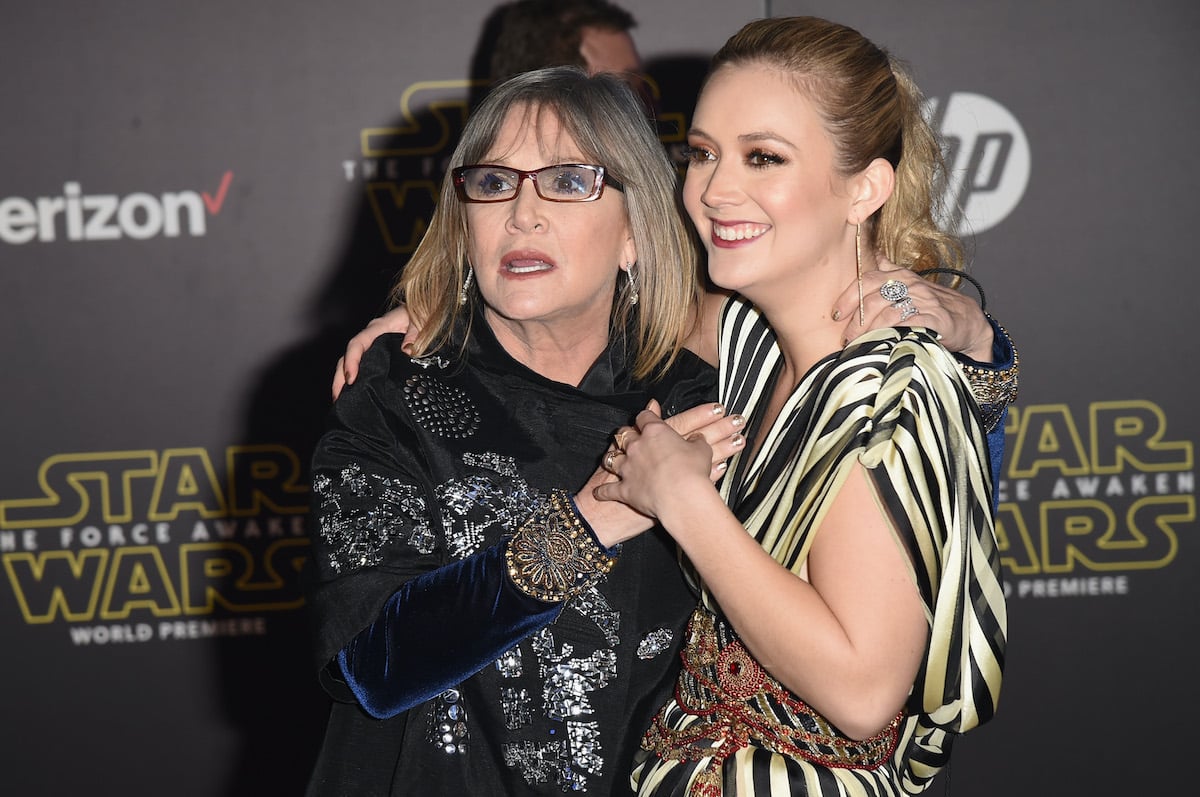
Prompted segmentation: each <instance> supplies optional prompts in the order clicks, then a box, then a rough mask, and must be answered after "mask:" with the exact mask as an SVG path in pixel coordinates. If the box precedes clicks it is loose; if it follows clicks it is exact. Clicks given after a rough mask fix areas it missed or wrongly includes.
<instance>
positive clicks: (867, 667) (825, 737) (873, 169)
mask: <svg viewBox="0 0 1200 797" xmlns="http://www.w3.org/2000/svg"><path fill="white" fill-rule="evenodd" d="M920 110H921V99H920V97H919V95H918V94H917V90H916V88H915V86H914V85H913V83H912V82H911V80H909V78H908V77H907V76H906V75H905V74H904V73H903V72H902V71H901V70H900V69H899V68H898V67H897V65H896V64H895V63H894V62H893V61H892V59H890V58H889V56H888V55H887V54H886V53H884V52H883V51H881V50H880V49H879V48H878V47H876V46H875V45H874V44H872V43H871V42H870V41H868V40H867V39H865V38H864V37H863V36H861V35H860V34H859V33H857V32H856V31H854V30H851V29H849V28H846V27H844V26H841V25H837V24H834V23H831V22H828V21H825V20H820V19H814V18H780V19H768V20H760V21H757V22H753V23H750V24H749V25H747V26H746V27H745V28H743V29H742V30H741V31H740V32H738V33H737V34H735V35H734V36H733V37H732V38H731V39H730V40H729V41H728V42H727V43H726V45H725V46H724V47H723V48H722V49H721V50H720V52H718V53H717V55H716V56H715V57H714V59H713V66H712V70H711V72H710V74H709V77H708V79H707V81H706V84H705V86H704V88H703V91H702V92H701V95H700V98H699V100H698V104H697V106H696V111H695V116H694V119H693V124H692V128H691V131H690V133H689V136H688V144H689V151H690V164H689V167H688V173H687V177H686V183H685V186H684V203H685V205H686V207H687V211H688V213H689V215H690V216H691V218H692V221H693V223H694V224H695V226H696V228H697V230H698V232H699V234H700V238H701V240H702V241H703V243H704V245H705V247H706V249H707V254H708V270H709V276H710V278H711V279H712V281H713V282H714V283H716V284H717V285H719V286H721V287H722V288H725V289H727V290H729V291H731V292H733V294H734V295H733V297H732V298H731V299H730V300H729V301H728V302H726V303H725V305H724V307H723V309H722V311H721V315H720V326H719V345H720V366H719V371H720V396H721V399H722V401H723V402H724V403H725V405H726V406H727V408H728V410H729V411H730V412H733V413H737V414H741V415H744V416H745V417H746V418H747V421H748V423H747V429H748V434H747V436H748V444H747V446H746V447H745V449H744V450H742V451H740V452H739V453H737V454H736V455H735V456H734V457H733V459H732V460H731V462H730V464H729V469H728V471H727V473H726V475H725V477H724V479H723V481H722V482H721V483H720V486H719V488H718V487H714V486H713V484H712V482H711V481H710V479H709V471H710V468H711V458H712V453H711V450H710V449H709V447H708V445H707V444H706V443H705V442H704V441H703V440H702V439H700V438H698V437H695V438H688V437H684V436H681V435H679V434H678V433H676V432H675V431H673V430H672V429H670V428H669V427H668V426H667V425H665V424H663V423H662V422H661V421H660V420H659V418H658V416H657V414H655V413H654V412H651V411H646V412H643V413H641V414H639V416H638V418H637V420H636V423H635V424H634V425H633V426H630V427H626V428H623V429H621V430H620V431H618V432H617V434H616V436H615V441H614V446H613V447H612V448H611V449H610V453H609V454H608V455H607V456H606V458H605V464H606V466H607V467H608V469H609V470H610V471H611V472H612V473H613V474H615V475H616V476H617V477H618V479H617V480H616V481H615V482H613V483H611V484H607V485H604V486H601V487H599V488H598V489H597V492H596V494H597V496H598V497H600V498H602V499H610V500H617V501H622V502H625V503H626V504H628V505H630V506H632V507H634V508H635V509H637V510H639V511H640V512H643V513H645V514H647V515H649V516H651V517H654V518H656V519H657V520H658V522H659V523H661V524H662V526H663V527H664V528H665V529H666V530H667V532H668V533H669V534H670V535H671V536H672V537H673V538H674V539H675V541H676V542H677V543H678V545H679V547H680V548H681V549H682V552H683V554H684V555H685V557H686V560H687V564H688V566H689V567H690V568H691V569H692V572H693V573H694V575H695V577H696V581H697V583H698V585H699V589H700V593H701V605H700V607H699V608H698V609H697V610H696V612H695V613H694V614H693V616H692V619H691V621H690V624H689V628H688V632H687V637H686V646H685V649H684V651H683V654H682V662H683V668H682V671H681V673H680V676H679V679H678V682H677V684H676V690H675V697H674V699H673V700H671V701H670V702H668V703H667V705H666V706H664V707H663V709H662V710H661V711H660V712H659V713H658V715H657V716H656V718H655V720H654V722H653V724H652V726H651V728H650V731H649V732H648V733H647V735H646V737H645V739H644V741H643V747H644V748H645V749H646V753H645V755H646V760H645V761H644V762H643V763H642V764H641V766H640V767H639V768H638V770H637V771H636V773H635V782H636V784H637V786H638V789H639V794H644V795H694V796H698V797H712V796H714V795H722V794H723V795H726V796H727V797H729V796H731V795H738V796H739V797H746V796H747V795H770V796H772V797H775V796H778V795H900V794H912V793H917V792H919V791H921V790H923V789H924V788H925V787H926V786H927V785H928V784H929V782H930V780H931V779H932V778H933V776H934V775H935V774H936V773H937V772H938V771H939V770H940V769H941V768H942V767H943V766H944V765H945V764H946V761H947V759H948V756H949V753H950V746H951V743H952V742H953V740H954V738H955V737H956V736H957V735H958V734H960V733H962V732H964V731H967V730H969V729H971V728H973V727H975V726H977V725H978V724H979V723H981V722H984V721H986V720H987V719H989V718H990V717H991V716H992V714H993V712H994V711H995V709H996V705H997V700H998V698H999V692H1000V683H1001V673H1002V669H1003V660H1004V649H1005V641H1006V633H1007V630H1006V614H1005V603H1004V595H1003V589H1002V586H1001V583H1000V573H999V559H998V554H997V550H996V541H995V537H994V532H993V525H992V515H991V505H992V484H991V477H990V475H989V466H988V455H987V450H986V445H985V431H984V428H983V425H982V423H981V419H980V415H979V411H978V408H977V406H976V404H975V402H974V400H973V399H972V396H971V392H970V388H969V386H968V383H967V381H966V380H965V379H964V377H963V373H962V370H961V369H960V367H959V364H958V363H957V361H956V360H955V359H954V357H953V356H951V355H950V354H949V353H948V352H947V351H946V349H945V348H943V346H942V345H941V343H939V340H938V335H937V333H936V332H935V331H934V330H932V329H928V328H926V324H927V323H928V320H927V319H926V318H925V317H923V316H922V315H920V314H919V312H914V310H915V309H916V308H914V304H913V302H912V300H911V297H909V296H908V295H907V290H906V289H905V284H904V282H902V281H900V280H895V281H892V282H887V283H884V285H883V286H882V287H881V288H880V289H879V290H880V292H881V293H882V295H883V298H885V299H887V300H889V301H890V302H892V303H893V306H894V310H895V312H896V313H898V314H899V316H900V318H898V319H897V321H899V322H902V323H904V324H905V325H904V326H900V327H897V328H892V329H884V330H880V331H874V332H867V333H865V334H862V335H861V336H859V337H857V338H856V339H854V340H851V341H850V342H849V343H848V344H846V343H845V340H844V334H843V333H844V322H845V319H844V318H838V317H837V316H839V315H840V314H839V313H835V312H833V308H835V307H837V306H839V304H838V303H839V299H840V297H843V296H844V295H845V294H846V293H847V292H850V293H851V294H853V293H854V292H855V290H856V289H857V290H860V291H861V290H863V287H862V277H861V275H862V273H863V271H864V270H870V269H873V268H875V263H876V259H877V258H878V257H879V256H880V255H883V256H885V257H886V258H888V259H889V260H890V261H891V262H893V263H895V264H897V265H899V266H901V267H902V268H904V269H908V270H909V271H908V272H905V273H908V274H912V273H913V272H922V271H925V270H928V269H930V268H944V267H951V268H953V267H957V266H958V265H959V261H960V259H961V254H960V253H961V249H960V247H959V245H958V243H957V242H956V241H955V240H954V239H952V238H951V237H949V236H947V235H945V234H944V233H943V232H941V231H939V230H938V229H937V227H936V226H935V224H934V222H933V219H934V214H933V210H934V208H933V198H934V196H935V187H936V181H937V176H938V168H939V166H940V151H939V148H938V146H937V142H936V140H935V138H934V136H933V134H932V132H931V130H930V129H929V127H928V126H927V125H926V123H925V121H924V120H923V119H922V117H921V114H920ZM852 312H854V313H856V314H857V313H858V309H857V308H855V309H854V310H853V311H852Z"/></svg>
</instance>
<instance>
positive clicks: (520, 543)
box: [504, 490, 617, 603]
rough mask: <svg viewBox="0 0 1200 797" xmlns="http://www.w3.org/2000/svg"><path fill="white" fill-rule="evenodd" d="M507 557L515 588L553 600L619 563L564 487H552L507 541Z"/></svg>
mask: <svg viewBox="0 0 1200 797" xmlns="http://www.w3.org/2000/svg"><path fill="white" fill-rule="evenodd" d="M504 557H505V560H506V562H507V564H508V575H509V578H511V579H512V581H513V584H515V585H516V586H517V589H519V590H521V591H522V592H524V593H525V594H526V595H529V596H532V597H534V598H537V599H538V600H542V601H547V602H549V603H558V602H561V601H565V600H568V599H570V598H573V597H574V596H576V595H578V594H579V593H581V592H583V591H584V590H586V589H587V588H589V587H591V586H592V585H593V584H595V583H596V582H597V581H599V580H600V579H601V578H603V577H604V576H605V575H606V574H607V573H608V572H609V571H610V570H612V568H613V565H614V564H616V561H617V558H616V557H615V556H610V555H609V554H607V553H605V552H604V550H603V549H602V548H601V547H600V544H599V543H598V542H597V541H596V538H595V536H594V535H593V534H592V533H591V532H590V531H589V530H588V529H587V528H586V527H585V526H584V524H583V521H582V520H581V519H580V517H579V515H578V514H577V513H576V512H575V510H574V508H573V507H572V506H571V500H570V498H568V497H567V494H566V492H564V491H563V490H555V491H553V492H552V493H551V494H550V499H549V500H548V501H547V502H545V503H544V504H543V505H542V506H540V507H539V508H538V509H536V510H534V513H533V515H531V516H530V517H529V519H528V520H526V521H525V523H524V524H523V525H522V526H521V529H520V531H518V532H517V533H516V534H515V535H514V536H513V538H512V539H511V540H509V541H508V546H507V549H506V550H505V553H504Z"/></svg>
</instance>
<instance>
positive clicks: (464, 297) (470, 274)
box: [458, 263, 475, 305]
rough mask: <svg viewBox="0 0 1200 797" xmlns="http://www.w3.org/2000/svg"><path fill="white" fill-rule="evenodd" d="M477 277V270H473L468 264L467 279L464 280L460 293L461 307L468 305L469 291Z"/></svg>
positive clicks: (459, 301)
mask: <svg viewBox="0 0 1200 797" xmlns="http://www.w3.org/2000/svg"><path fill="white" fill-rule="evenodd" d="M474 277H475V269H473V268H471V264H470V263H467V278H466V279H465V280H463V284H462V288H460V289H459V291H458V303H459V304H460V305H463V304H466V303H467V291H469V290H471V281H472V280H473V279H474Z"/></svg>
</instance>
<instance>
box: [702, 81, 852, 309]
mask: <svg viewBox="0 0 1200 797" xmlns="http://www.w3.org/2000/svg"><path fill="white" fill-rule="evenodd" d="M688 145H689V147H690V150H689V164H688V170H687V179H686V181H685V182H684V192H683V197H684V205H685V206H686V207H687V211H688V215H690V216H691V218H692V223H693V224H695V225H696V229H697V231H699V233H700V238H701V240H702V241H703V242H704V246H705V248H706V249H707V250H708V271H709V276H710V277H711V278H712V280H713V282H715V283H716V284H717V285H720V286H721V287H723V288H729V289H731V290H736V291H739V292H741V293H743V294H744V295H746V296H748V297H749V298H751V299H754V298H755V296H756V295H763V292H764V290H769V291H772V292H774V291H778V290H780V289H785V288H788V287H790V286H791V285H792V284H793V283H794V282H796V280H797V279H802V278H803V277H804V275H805V274H808V273H812V270H813V269H814V268H820V267H825V268H828V269H832V268H835V267H838V268H840V267H841V266H840V265H839V263H840V261H844V260H845V252H846V247H845V243H844V242H845V240H846V237H845V236H846V230H847V211H848V209H849V206H850V200H849V196H848V193H849V192H848V190H847V186H846V180H845V179H844V178H842V177H841V176H840V175H839V174H838V173H837V172H836V171H835V170H834V156H835V151H834V147H833V142H832V141H831V140H830V138H829V136H828V134H827V133H826V131H825V128H824V126H823V125H822V122H821V118H820V117H819V116H818V114H817V110H816V107H815V106H814V105H813V104H812V102H811V101H810V100H809V99H808V97H806V96H805V95H804V93H802V92H800V91H799V90H798V89H797V88H796V87H795V85H794V84H793V83H792V82H791V81H789V80H788V78H786V77H784V76H782V75H781V74H780V73H779V70H777V69H774V68H770V67H765V66H761V65H741V66H724V67H722V68H720V69H719V70H718V71H717V72H716V73H715V74H713V76H712V77H711V78H710V79H709V81H708V83H707V84H706V85H705V87H704V90H703V92H701V94H700V98H699V99H698V101H697V104H696V111H695V115H694V118H693V122H692V129H691V131H690V132H689V134H688ZM850 230H851V238H852V237H853V228H852V227H851V228H850ZM849 254H850V261H849V268H850V269H851V271H850V272H849V275H848V277H849V278H850V279H853V276H854V275H853V268H854V260H853V248H850V250H849Z"/></svg>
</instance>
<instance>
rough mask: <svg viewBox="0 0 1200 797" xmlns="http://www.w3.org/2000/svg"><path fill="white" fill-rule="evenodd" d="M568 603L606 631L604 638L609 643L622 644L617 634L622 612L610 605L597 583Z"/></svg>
mask: <svg viewBox="0 0 1200 797" xmlns="http://www.w3.org/2000/svg"><path fill="white" fill-rule="evenodd" d="M567 605H568V606H570V607H571V608H572V609H574V610H575V611H577V612H579V613H580V614H582V615H583V616H584V617H586V618H588V619H589V620H591V621H592V622H593V623H595V624H596V627H598V628H599V629H600V630H601V631H602V632H604V639H605V640H606V641H607V642H608V644H610V645H619V644H621V637H620V636H619V635H618V634H617V630H618V629H619V628H620V627H621V613H620V612H618V611H615V610H614V609H613V607H612V606H610V605H609V603H608V600H607V599H606V598H605V597H604V595H603V594H601V592H600V590H599V589H597V588H596V587H595V585H593V586H591V587H590V588H588V589H587V590H586V591H584V592H581V593H580V594H579V595H578V596H577V597H575V599H573V600H572V601H571V602H570V603H568V604H567Z"/></svg>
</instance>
